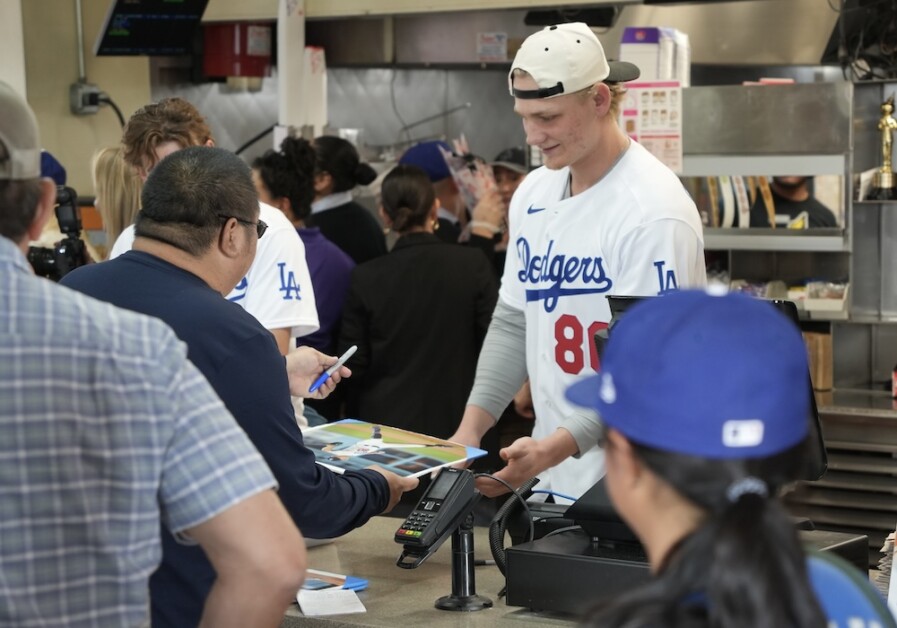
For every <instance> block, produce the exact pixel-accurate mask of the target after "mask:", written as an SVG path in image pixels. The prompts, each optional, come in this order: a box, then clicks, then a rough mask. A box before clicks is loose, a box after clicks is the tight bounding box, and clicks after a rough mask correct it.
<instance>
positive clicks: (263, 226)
mask: <svg viewBox="0 0 897 628" xmlns="http://www.w3.org/2000/svg"><path fill="white" fill-rule="evenodd" d="M218 217H219V218H222V219H224V220H230V219H231V218H233V219H234V220H236V221H237V222H241V223H243V224H244V225H252V226H253V227H255V232H256V233H257V234H258V237H259V238H261V237H262V236H263V235H265V232H266V231H267V230H268V223H266V222H264V221H262V220H259V221H258V222H252V221H251V220H243V219H242V218H237V217H236V216H227V215H225V214H218Z"/></svg>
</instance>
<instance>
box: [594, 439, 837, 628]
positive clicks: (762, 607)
mask: <svg viewBox="0 0 897 628" xmlns="http://www.w3.org/2000/svg"><path fill="white" fill-rule="evenodd" d="M630 443H631V445H632V448H633V452H634V454H635V455H636V456H637V457H638V458H639V459H640V460H642V461H643V462H644V463H645V465H647V467H648V468H650V469H651V470H652V471H653V473H655V474H656V475H658V476H659V477H661V478H663V479H664V480H665V481H666V482H668V483H669V484H670V485H671V486H672V487H673V488H674V489H675V490H676V491H678V492H679V493H680V494H681V495H682V496H684V497H685V498H687V499H689V500H691V501H692V502H694V503H695V504H697V505H698V506H700V507H701V508H703V509H704V510H706V511H707V513H708V514H707V518H706V520H705V521H704V523H703V525H701V527H699V528H698V529H697V530H695V531H694V532H693V533H692V534H691V535H689V536H687V537H686V538H684V539H682V540H681V541H680V542H679V543H678V544H677V545H676V546H675V547H674V548H673V549H672V550H671V551H670V552H669V554H668V555H667V556H666V557H665V559H664V561H663V564H662V565H660V566H659V567H658V569H657V573H656V577H655V578H654V579H652V581H651V582H650V583H649V584H646V585H645V586H643V587H639V588H638V589H636V590H633V591H632V592H631V593H628V594H625V595H623V596H620V597H616V598H614V599H613V600H608V601H607V602H605V603H602V604H601V605H600V606H599V607H597V608H596V609H595V611H594V612H593V613H592V614H591V615H590V617H589V619H588V620H587V621H586V623H585V625H586V626H588V627H590V628H592V627H594V628H598V627H599V626H600V627H602V628H607V627H614V628H622V627H626V628H644V627H646V626H650V627H652V628H653V627H664V628H679V627H686V626H688V627H692V626H701V627H713V628H750V627H755V626H789V627H791V628H810V627H813V628H816V627H818V626H825V625H826V619H825V615H824V614H823V612H822V610H821V608H820V607H819V605H818V604H817V602H816V595H815V593H814V591H813V589H812V586H811V584H810V582H809V580H808V576H807V568H806V557H805V555H804V552H803V551H802V549H801V544H800V542H799V540H798V537H797V533H796V531H795V529H794V524H793V523H792V522H791V521H789V519H788V518H787V516H786V514H785V511H784V509H783V508H782V506H781V505H780V504H779V503H778V501H777V500H776V498H775V495H776V493H777V492H778V489H779V488H781V487H782V486H783V485H784V484H785V483H787V482H791V481H793V480H794V479H795V478H796V477H797V474H798V473H799V471H800V469H801V465H802V461H803V459H804V455H805V452H806V446H807V443H806V442H803V443H801V444H800V445H798V446H796V447H793V448H791V449H789V450H786V451H784V452H782V453H780V454H777V455H775V456H770V457H767V458H762V459H746V460H745V459H742V460H711V459H707V458H701V457H695V456H688V455H683V454H677V453H670V452H666V451H660V450H657V449H653V448H649V447H645V446H643V445H639V444H638V443H635V442H632V441H630ZM750 477H753V478H759V479H761V480H763V481H764V482H765V484H766V490H767V491H768V493H769V495H770V497H766V496H765V495H762V494H760V493H758V492H754V491H750V490H748V491H745V492H741V494H732V491H731V487H733V486H739V484H738V482H739V480H744V479H745V478H750ZM747 481H748V482H750V480H747ZM761 493H762V491H761Z"/></svg>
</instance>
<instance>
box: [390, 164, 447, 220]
mask: <svg viewBox="0 0 897 628" xmlns="http://www.w3.org/2000/svg"><path fill="white" fill-rule="evenodd" d="M435 202H436V192H435V191H434V190H433V184H432V183H431V182H430V177H428V176H427V173H426V172H424V171H423V170H421V169H420V168H418V167H416V166H406V165H401V164H400V165H398V166H396V167H395V168H393V169H392V170H391V171H390V172H389V174H387V175H386V177H384V179H383V184H382V185H381V187H380V204H381V206H382V207H383V213H385V214H386V215H387V216H388V217H389V220H390V222H391V223H392V229H393V230H394V231H396V232H398V233H403V232H405V231H408V230H410V229H414V228H415V227H425V226H426V224H427V221H428V220H430V212H431V211H432V209H433V204H434V203H435Z"/></svg>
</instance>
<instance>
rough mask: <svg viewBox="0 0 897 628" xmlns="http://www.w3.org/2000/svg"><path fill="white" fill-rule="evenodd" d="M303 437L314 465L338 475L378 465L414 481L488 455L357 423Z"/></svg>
mask: <svg viewBox="0 0 897 628" xmlns="http://www.w3.org/2000/svg"><path fill="white" fill-rule="evenodd" d="M302 436H303V438H304V440H305V445H306V447H308V448H309V449H311V450H312V451H313V452H314V454H315V461H316V462H317V463H318V464H320V465H321V466H325V467H327V468H329V469H332V470H334V471H336V472H338V473H343V472H345V471H357V470H360V469H366V468H368V467H370V466H372V465H377V466H379V467H382V468H383V469H386V470H387V471H392V472H393V473H395V474H396V475H400V476H402V477H412V478H415V477H420V476H423V475H426V474H427V473H430V472H432V471H433V470H435V469H439V468H441V467H447V466H450V465H454V464H458V463H460V462H464V461H465V460H472V459H474V458H479V457H480V456H484V455H486V452H485V451H483V450H482V449H477V448H476V447H466V446H465V445H461V444H459V443H453V442H451V441H447V440H443V439H441V438H435V437H433V436H426V435H424V434H418V433H416V432H409V431H406V430H402V429H399V428H396V427H389V426H388V425H375V424H372V423H366V422H365V421H359V420H357V419H343V420H342V421H337V422H335V423H328V424H326V425H320V426H318V427H312V428H309V429H306V430H303V432H302Z"/></svg>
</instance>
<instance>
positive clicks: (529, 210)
mask: <svg viewBox="0 0 897 628" xmlns="http://www.w3.org/2000/svg"><path fill="white" fill-rule="evenodd" d="M546 209H548V208H547V207H533V206H532V205H530V206H529V207H527V208H526V213H527V214H537V213H539V212H544V211H545V210H546Z"/></svg>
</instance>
